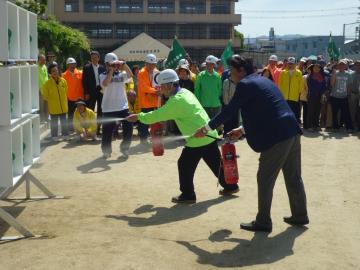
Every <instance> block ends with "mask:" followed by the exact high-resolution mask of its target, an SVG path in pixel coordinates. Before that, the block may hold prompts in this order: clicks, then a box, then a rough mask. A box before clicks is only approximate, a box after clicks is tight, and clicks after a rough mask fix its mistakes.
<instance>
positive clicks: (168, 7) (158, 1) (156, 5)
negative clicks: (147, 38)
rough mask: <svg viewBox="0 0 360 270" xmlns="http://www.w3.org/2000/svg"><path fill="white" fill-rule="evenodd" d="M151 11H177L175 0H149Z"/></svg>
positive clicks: (149, 10)
mask: <svg viewBox="0 0 360 270" xmlns="http://www.w3.org/2000/svg"><path fill="white" fill-rule="evenodd" d="M148 12H149V13H175V0H148Z"/></svg>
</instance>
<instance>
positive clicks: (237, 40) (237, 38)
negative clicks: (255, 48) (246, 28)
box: [234, 29, 244, 50]
mask: <svg viewBox="0 0 360 270" xmlns="http://www.w3.org/2000/svg"><path fill="white" fill-rule="evenodd" d="M235 44H236V45H235ZM237 44H240V50H241V49H244V35H243V34H242V33H240V32H239V31H237V30H236V29H234V45H235V46H237Z"/></svg>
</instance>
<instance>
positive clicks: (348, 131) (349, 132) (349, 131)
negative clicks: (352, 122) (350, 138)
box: [346, 128, 354, 134]
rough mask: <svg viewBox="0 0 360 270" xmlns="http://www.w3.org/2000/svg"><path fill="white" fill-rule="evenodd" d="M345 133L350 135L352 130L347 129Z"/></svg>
mask: <svg viewBox="0 0 360 270" xmlns="http://www.w3.org/2000/svg"><path fill="white" fill-rule="evenodd" d="M346 132H347V133H348V134H351V133H354V130H353V129H350V128H349V129H347V130H346Z"/></svg>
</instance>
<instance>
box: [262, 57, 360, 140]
mask: <svg viewBox="0 0 360 270" xmlns="http://www.w3.org/2000/svg"><path fill="white" fill-rule="evenodd" d="M284 62H286V64H284ZM284 62H281V61H278V59H277V56H276V55H272V56H270V58H269V64H268V66H266V67H265V68H264V69H263V71H262V73H261V75H262V76H266V77H267V78H269V79H270V80H272V81H273V82H274V83H275V84H276V85H277V86H278V87H279V89H280V91H281V92H282V94H283V96H284V97H285V99H286V101H287V102H288V104H289V106H290V107H291V109H292V111H293V112H294V114H295V116H296V118H297V119H298V122H299V123H301V121H300V120H301V118H302V126H303V128H304V129H305V130H307V131H310V132H318V131H320V130H321V129H322V128H324V129H325V130H326V131H331V132H338V131H339V130H340V129H341V128H345V129H346V131H347V132H348V133H353V132H357V131H359V127H360V117H359V106H360V104H359V84H360V61H359V60H357V61H355V62H354V61H353V60H351V59H340V60H339V61H331V62H329V63H327V62H326V61H325V59H324V58H323V57H322V56H321V55H319V56H317V57H310V58H305V57H303V58H301V59H300V61H299V62H298V63H296V59H295V58H294V57H289V58H288V59H286V61H284ZM301 111H302V117H301Z"/></svg>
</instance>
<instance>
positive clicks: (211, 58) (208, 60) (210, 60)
mask: <svg viewBox="0 0 360 270" xmlns="http://www.w3.org/2000/svg"><path fill="white" fill-rule="evenodd" d="M218 61H219V59H218V58H217V57H215V56H213V55H209V56H208V57H206V59H205V62H206V63H211V64H214V65H216V63H217V62H218Z"/></svg>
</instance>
